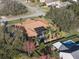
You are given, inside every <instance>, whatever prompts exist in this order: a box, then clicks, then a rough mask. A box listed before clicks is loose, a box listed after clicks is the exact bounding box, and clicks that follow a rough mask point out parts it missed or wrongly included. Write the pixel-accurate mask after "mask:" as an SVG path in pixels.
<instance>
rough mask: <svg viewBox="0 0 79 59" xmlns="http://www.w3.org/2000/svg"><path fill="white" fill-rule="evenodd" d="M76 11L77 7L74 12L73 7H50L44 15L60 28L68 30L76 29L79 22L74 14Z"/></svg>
mask: <svg viewBox="0 0 79 59" xmlns="http://www.w3.org/2000/svg"><path fill="white" fill-rule="evenodd" d="M74 9H75V7H74ZM76 12H78V9H77V11H75V12H74V11H73V9H67V8H60V9H59V8H52V7H51V8H50V11H49V12H48V13H47V15H46V16H47V17H48V18H50V19H51V21H53V22H55V23H56V24H57V25H59V27H60V28H61V29H62V30H64V31H67V32H69V31H70V30H72V29H76V28H77V26H78V24H79V22H78V18H77V17H76V16H75V14H77V13H76ZM77 15H78V14H77Z"/></svg>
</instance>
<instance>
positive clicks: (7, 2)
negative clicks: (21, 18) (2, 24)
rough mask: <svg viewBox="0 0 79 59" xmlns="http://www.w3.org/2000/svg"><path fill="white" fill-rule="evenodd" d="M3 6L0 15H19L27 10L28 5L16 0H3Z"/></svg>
mask: <svg viewBox="0 0 79 59" xmlns="http://www.w3.org/2000/svg"><path fill="white" fill-rule="evenodd" d="M1 3H3V4H4V5H3V8H1V9H0V15H19V14H23V13H26V12H27V8H26V6H24V5H23V4H21V3H19V2H17V1H15V0H2V2H1Z"/></svg>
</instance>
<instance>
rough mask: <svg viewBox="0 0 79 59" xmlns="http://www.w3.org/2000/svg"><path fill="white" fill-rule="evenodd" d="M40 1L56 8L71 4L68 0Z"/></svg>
mask: <svg viewBox="0 0 79 59" xmlns="http://www.w3.org/2000/svg"><path fill="white" fill-rule="evenodd" d="M40 2H42V3H45V4H46V5H47V6H53V7H56V8H61V7H66V6H67V5H70V4H71V3H70V2H68V1H66V2H61V1H60V0H40Z"/></svg>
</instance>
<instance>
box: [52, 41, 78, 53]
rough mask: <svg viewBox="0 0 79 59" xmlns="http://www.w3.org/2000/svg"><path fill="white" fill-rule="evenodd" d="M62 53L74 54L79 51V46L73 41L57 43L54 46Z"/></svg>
mask: <svg viewBox="0 0 79 59" xmlns="http://www.w3.org/2000/svg"><path fill="white" fill-rule="evenodd" d="M53 46H55V47H56V48H57V49H58V50H60V52H66V53H72V52H74V51H77V50H79V45H78V44H76V43H75V42H73V41H72V40H68V41H65V42H57V43H55V44H53Z"/></svg>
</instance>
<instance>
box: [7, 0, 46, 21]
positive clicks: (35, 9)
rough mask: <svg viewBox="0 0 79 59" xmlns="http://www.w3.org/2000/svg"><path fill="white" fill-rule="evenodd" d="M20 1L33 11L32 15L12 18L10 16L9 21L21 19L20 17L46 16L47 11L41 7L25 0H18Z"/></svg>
mask: <svg viewBox="0 0 79 59" xmlns="http://www.w3.org/2000/svg"><path fill="white" fill-rule="evenodd" d="M17 1H18V2H20V3H22V4H23V5H24V6H26V7H27V8H28V10H29V11H30V12H31V13H32V14H30V15H20V16H14V17H11V18H8V21H11V20H16V19H20V18H32V17H38V16H45V13H44V12H43V11H42V10H41V9H40V7H38V6H37V7H36V6H35V7H34V6H30V5H29V4H28V3H26V2H25V1H23V0H17Z"/></svg>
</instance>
